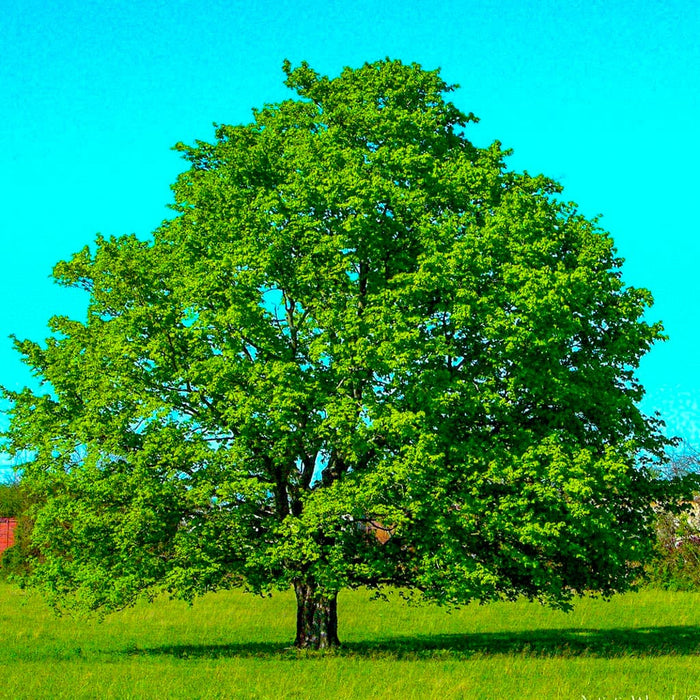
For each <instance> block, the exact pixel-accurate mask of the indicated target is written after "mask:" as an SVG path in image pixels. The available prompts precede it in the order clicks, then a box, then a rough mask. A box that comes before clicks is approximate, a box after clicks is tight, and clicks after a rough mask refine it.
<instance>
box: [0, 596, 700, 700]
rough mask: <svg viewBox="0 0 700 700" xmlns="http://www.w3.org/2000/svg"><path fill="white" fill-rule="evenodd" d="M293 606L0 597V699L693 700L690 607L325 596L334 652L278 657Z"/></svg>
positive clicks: (695, 630) (699, 617)
mask: <svg viewBox="0 0 700 700" xmlns="http://www.w3.org/2000/svg"><path fill="white" fill-rule="evenodd" d="M293 603H294V601H293V597H292V596H291V595H287V594H284V595H282V594H280V595H277V596H274V597H273V598H271V599H266V600H261V599H256V598H253V597H251V596H246V595H243V594H241V593H237V592H232V593H221V594H217V595H211V596H207V597H205V598H203V599H201V600H200V601H198V602H197V603H196V604H195V605H194V607H191V608H190V607H187V606H186V605H184V604H181V603H178V602H173V601H167V600H163V601H160V602H158V603H156V604H153V605H150V606H149V605H145V604H144V605H143V606H140V607H138V608H136V609H133V610H130V611H128V612H126V613H122V614H119V615H114V616H112V617H110V618H108V619H107V620H106V621H105V622H102V623H98V622H96V621H84V620H83V621H76V620H71V619H67V618H56V617H54V616H53V614H52V613H50V612H49V611H48V610H47V609H46V607H45V606H44V604H43V603H42V602H41V601H40V600H39V599H37V598H36V597H34V596H32V595H27V594H24V593H22V592H19V591H18V590H16V589H15V588H12V587H10V586H9V585H7V584H0V633H1V634H2V641H0V698H32V699H36V698H70V699H71V700H73V699H74V698H259V699H262V698H270V699H274V700H277V699H279V698H288V699H293V698H294V699H298V700H307V699H308V698H338V699H344V698H347V699H348V700H350V699H352V700H362V699H363V698H371V699H372V700H379V699H382V698H397V699H400V700H403V699H404V698H405V699H406V700H408V699H411V698H415V699H416V700H424V699H430V698H439V699H440V700H447V699H449V698H489V699H490V698H518V699H520V698H533V699H534V698H537V699H538V700H539V699H543V698H566V699H571V700H582V698H584V697H585V698H587V699H589V700H590V699H595V700H602V699H603V698H606V700H613V698H615V697H618V698H620V700H622V698H625V700H627V699H629V698H632V697H634V698H635V700H636V698H639V697H641V698H643V699H645V698H646V696H648V698H649V700H672V698H675V700H688V698H693V700H698V697H700V656H699V654H700V593H666V592H660V591H644V592H642V593H638V594H634V595H627V596H622V597H619V598H617V599H615V600H614V601H612V602H610V603H605V602H603V601H595V600H583V601H581V602H580V603H579V604H578V605H577V606H576V608H575V609H574V611H573V612H571V613H569V614H568V615H567V614H564V613H556V612H552V611H548V610H545V609H543V608H541V607H539V606H538V605H533V604H528V603H518V604H498V605H491V606H486V607H478V606H470V607H466V608H464V609H463V610H460V611H457V612H453V613H452V614H447V613H445V612H444V611H442V610H440V609H435V608H428V607H424V608H413V607H408V606H406V605H405V604H404V603H403V602H401V601H399V600H392V601H390V602H389V603H385V602H381V601H370V600H369V595H368V594H367V593H364V592H346V593H343V594H341V598H340V602H339V612H340V625H341V628H340V632H341V639H342V640H343V642H344V647H343V650H342V651H341V652H337V653H334V654H326V655H318V654H303V653H298V652H296V651H294V650H292V649H289V648H288V645H289V643H290V640H291V639H292V638H293V635H294V629H293V627H294V605H293Z"/></svg>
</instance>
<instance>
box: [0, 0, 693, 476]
mask: <svg viewBox="0 0 700 700" xmlns="http://www.w3.org/2000/svg"><path fill="white" fill-rule="evenodd" d="M699 36H700V3H698V2H697V0H692V1H690V0H689V1H680V0H678V1H675V2H674V1H671V2H664V1H663V0H655V1H653V2H650V0H643V1H642V0H639V1H630V2H618V1H616V0H607V1H605V2H602V1H601V2H597V1H596V0H586V1H585V2H580V3H579V2H573V1H571V0H558V1H557V2H547V1H544V0H539V1H534V2H526V1H520V2H516V1H515V0H511V1H507V2H440V1H439V0H437V1H436V0H434V1H433V2H431V3H427V2H411V1H409V2H406V1H404V2H385V3H382V2H354V3H353V2H350V3H348V2H344V3H333V2H323V3H320V2H313V1H312V2H304V3H301V2H295V1H294V0H293V1H291V2H287V3H284V4H283V3H272V2H258V3H255V2H246V3H239V2H217V1H215V0H214V1H211V0H210V1H209V2H200V1H199V0H188V2H184V1H182V0H168V2H154V1H152V0H141V1H140V2H138V3H126V2H102V1H91V0H80V1H76V0H62V2H61V3H47V2H45V0H41V2H39V1H37V0H18V2H14V3H5V4H4V6H3V17H2V22H1V23H0V57H1V58H0V159H1V160H2V167H1V168H0V192H2V208H1V214H0V260H1V261H2V275H0V285H1V287H0V289H1V293H2V300H3V312H4V313H3V314H2V316H0V384H4V385H6V386H9V387H12V388H19V387H21V386H23V385H24V384H25V383H27V382H28V381H29V380H30V376H29V374H28V371H27V369H26V368H25V367H24V366H23V365H22V364H21V363H20V362H19V361H18V359H17V357H16V356H15V354H14V351H13V350H12V348H11V344H10V341H9V340H5V338H6V337H7V336H8V335H9V334H10V333H15V334H17V335H18V336H20V337H30V338H34V339H41V338H43V337H44V336H45V335H46V321H47V319H48V318H49V316H51V315H52V314H55V313H68V314H79V313H80V307H81V298H80V296H79V295H78V293H72V292H67V291H65V290H62V289H60V288H58V287H56V286H54V285H52V284H51V282H50V280H49V278H48V275H49V273H50V271H51V268H52V266H53V264H54V263H55V262H56V261H58V260H59V259H62V258H66V257H68V256H70V254H71V253H73V252H75V251H76V250H78V249H79V248H81V247H82V246H83V245H84V244H86V243H89V242H91V241H92V240H93V239H94V236H95V234H96V233H97V232H98V231H99V232H102V233H103V234H105V235H109V234H121V233H130V232H135V233H137V234H139V235H142V236H146V235H147V234H148V233H149V232H150V231H151V230H152V229H153V228H155V227H156V226H157V225H158V224H159V223H160V221H161V220H162V219H163V218H164V217H166V216H167V215H168V211H167V210H166V208H165V205H166V204H167V203H168V202H169V201H170V199H171V196H170V190H169V185H170V183H171V182H172V181H173V180H174V178H175V176H176V174H177V173H178V172H179V171H180V170H181V169H183V163H182V162H181V161H180V160H179V158H178V157H177V155H176V154H174V153H173V152H172V151H171V150H170V147H171V146H172V145H173V144H174V143H175V142H177V141H185V142H192V141H194V140H195V139H198V138H199V139H204V140H207V139H210V138H211V137H212V126H211V125H212V122H223V123H237V122H241V121H248V120H249V117H250V110H251V108H253V107H258V106H260V105H262V104H263V103H264V102H274V101H277V100H279V99H282V98H284V97H286V96H287V91H286V89H285V88H284V86H283V85H282V78H283V75H282V71H281V65H282V61H283V59H285V58H289V59H290V60H291V61H292V62H293V63H298V62H300V61H301V60H307V61H309V62H310V63H311V65H312V66H313V67H314V68H316V69H317V70H319V71H321V72H324V73H326V74H329V75H335V74H337V73H338V72H339V71H340V69H341V68H342V67H343V66H346V65H349V66H358V65H361V64H362V63H364V62H365V61H372V60H376V59H378V58H384V57H386V56H388V57H391V58H400V59H401V60H403V61H404V62H413V61H416V62H418V63H421V64H422V65H423V66H424V67H425V68H430V69H432V68H437V67H441V68H442V70H443V76H444V77H445V78H446V79H447V80H448V81H449V82H455V83H459V84H460V85H461V88H460V90H459V91H458V92H457V93H455V94H454V97H453V99H454V101H455V102H456V103H457V105H458V106H459V107H460V108H462V109H463V110H464V111H472V112H474V113H475V114H477V115H478V116H479V117H480V118H481V123H480V124H479V125H477V126H474V127H470V132H469V135H470V137H471V138H472V140H473V141H474V142H475V143H477V144H478V145H486V144H488V143H489V142H490V141H492V140H494V139H496V138H498V139H499V140H501V141H502V142H503V144H504V145H505V146H507V147H512V148H513V149H514V150H515V153H514V155H513V157H512V158H511V161H510V162H511V167H513V168H515V169H519V170H522V169H527V170H528V171H530V172H531V173H535V172H542V173H545V174H546V175H549V176H551V177H554V178H555V179H558V180H559V181H560V182H562V184H563V185H564V187H565V196H566V198H567V199H571V200H574V201H576V202H578V203H579V205H580V206H581V209H582V211H583V212H584V213H586V214H590V215H593V214H598V213H601V214H603V215H604V216H603V225H604V226H605V227H606V228H607V229H608V230H609V231H611V232H612V234H613V237H614V239H615V241H616V243H617V247H618V250H619V252H620V254H621V255H622V256H623V257H624V258H626V261H627V262H626V265H625V267H624V277H625V280H626V281H627V282H628V283H629V284H632V285H635V286H645V287H648V288H649V289H651V291H652V292H653V294H654V296H655V298H656V305H655V307H654V309H653V312H652V314H651V318H653V319H661V320H663V322H664V324H665V327H666V330H667V332H668V334H669V335H670V340H669V341H668V342H667V343H665V344H663V345H661V346H657V347H655V348H654V349H653V350H652V352H651V353H650V354H649V356H648V357H647V358H645V361H644V363H643V366H642V368H641V370H640V377H641V379H642V381H643V383H644V384H645V386H646V387H647V390H648V393H647V397H646V399H645V403H644V406H645V408H646V410H647V411H653V410H659V411H661V413H662V415H663V416H664V417H665V418H666V420H667V423H668V428H669V432H670V433H672V434H675V435H679V436H681V437H683V438H685V439H686V440H688V441H690V442H691V443H694V444H696V445H700V405H699V404H698V397H700V371H699V370H700V354H698V352H697V351H696V348H697V347H698V341H700V330H699V329H700V311H699V309H698V301H699V298H700V294H699V293H698V292H700V274H698V272H697V268H698V264H699V262H700V255H699V253H700V235H699V234H700V223H699V220H698V216H697V213H696V211H697V205H698V202H700V196H698V194H697V190H698V186H699V183H698V175H697V167H698V166H697V163H698V162H699V161H700V145H699V144H700V131H699V128H698V127H699V125H700V101H699V99H698V97H699V93H700V42H699V41H698V37H699ZM0 464H2V460H0ZM0 470H1V467H0Z"/></svg>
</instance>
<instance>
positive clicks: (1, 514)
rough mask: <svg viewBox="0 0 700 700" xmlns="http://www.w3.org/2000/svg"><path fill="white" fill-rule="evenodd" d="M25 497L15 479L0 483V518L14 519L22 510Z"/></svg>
mask: <svg viewBox="0 0 700 700" xmlns="http://www.w3.org/2000/svg"><path fill="white" fill-rule="evenodd" d="M24 501H25V495H24V493H23V491H22V487H21V486H20V483H19V481H18V480H17V479H12V480H10V481H6V482H0V518H16V517H17V516H18V515H19V514H20V512H21V511H22V510H23V507H24Z"/></svg>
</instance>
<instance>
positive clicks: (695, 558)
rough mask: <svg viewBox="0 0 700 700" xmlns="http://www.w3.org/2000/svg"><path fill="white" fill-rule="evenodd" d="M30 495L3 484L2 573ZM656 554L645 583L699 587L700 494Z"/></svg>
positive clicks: (24, 533) (684, 459)
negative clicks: (6, 539) (9, 523)
mask: <svg viewBox="0 0 700 700" xmlns="http://www.w3.org/2000/svg"><path fill="white" fill-rule="evenodd" d="M670 468H671V470H672V471H673V472H674V473H675V474H679V473H686V474H687V473H695V474H697V473H698V472H699V471H700V454H698V453H695V452H693V453H690V454H684V455H682V456H678V457H675V458H674V459H673V461H672V462H671V465H670ZM30 504H31V497H30V495H29V493H28V492H27V490H26V489H25V488H24V487H23V486H22V483H21V482H20V481H19V480H15V481H12V482H10V483H5V484H1V483H0V518H16V519H17V521H18V526H17V529H16V530H15V544H14V546H13V547H10V548H9V549H7V550H6V551H5V552H4V553H3V554H0V576H2V577H3V578H4V577H6V576H7V575H8V574H13V573H15V574H21V573H22V571H23V570H24V569H25V568H26V567H27V566H28V555H29V553H30V551H31V526H32V521H31V517H30V513H29V510H30ZM656 537H657V543H656V557H655V558H654V559H653V560H652V561H651V562H649V563H648V564H647V566H646V567H645V572H646V583H647V584H648V585H651V586H656V587H661V588H666V589H669V590H700V494H699V495H697V496H696V498H695V500H694V501H693V502H692V503H686V504H683V506H682V508H680V509H679V510H678V512H674V513H672V512H668V511H659V512H658V513H657V522H656Z"/></svg>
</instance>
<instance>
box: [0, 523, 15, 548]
mask: <svg viewBox="0 0 700 700" xmlns="http://www.w3.org/2000/svg"><path fill="white" fill-rule="evenodd" d="M16 527H17V521H16V520H15V519H14V518H0V552H4V551H5V550H6V549H7V548H8V547H12V545H13V544H14V543H15V528H16Z"/></svg>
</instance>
